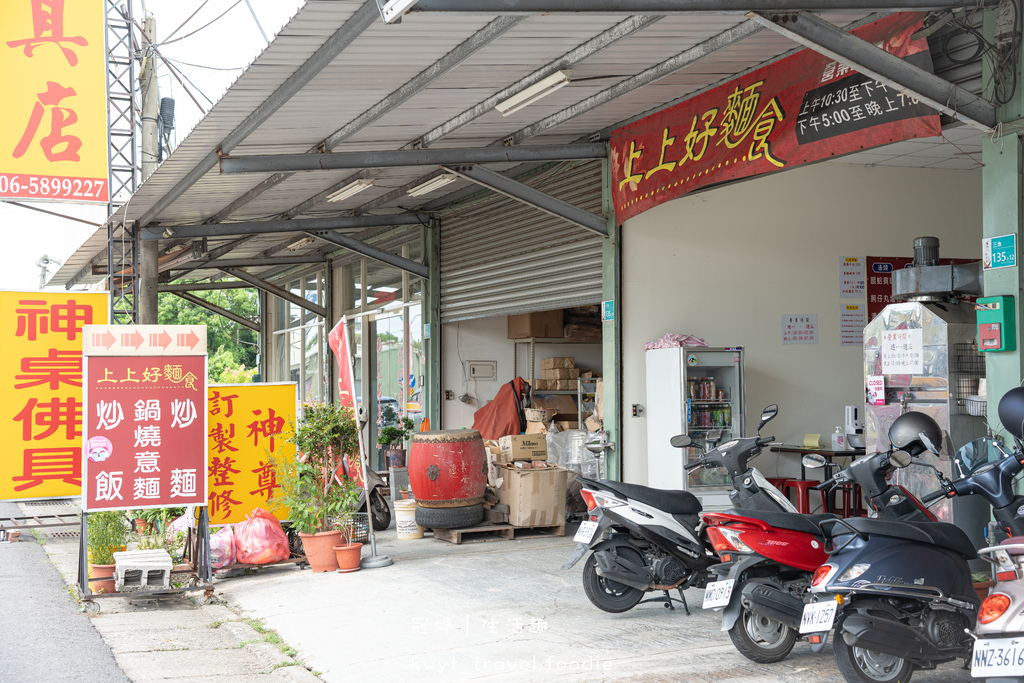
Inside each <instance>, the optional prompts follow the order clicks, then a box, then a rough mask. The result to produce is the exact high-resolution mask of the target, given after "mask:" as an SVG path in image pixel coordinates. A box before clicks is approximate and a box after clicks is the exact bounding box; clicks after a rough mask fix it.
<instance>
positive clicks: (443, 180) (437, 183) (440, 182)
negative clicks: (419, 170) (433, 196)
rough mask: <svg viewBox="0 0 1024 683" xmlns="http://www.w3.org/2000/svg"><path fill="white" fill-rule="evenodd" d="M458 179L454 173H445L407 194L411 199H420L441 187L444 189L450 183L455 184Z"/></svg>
mask: <svg viewBox="0 0 1024 683" xmlns="http://www.w3.org/2000/svg"><path fill="white" fill-rule="evenodd" d="M456 178H458V176H457V175H455V174H454V173H444V174H442V175H439V176H437V177H435V178H431V179H430V180H428V181H427V182H425V183H423V184H422V185H417V186H416V187H414V188H412V189H411V190H409V192H408V193H407V194H408V195H409V196H410V197H419V196H420V195H423V194H428V193H430V192H433V191H434V190H436V189H438V188H440V187H444V186H445V185H447V184H448V183H450V182H453V181H454V180H455V179H456Z"/></svg>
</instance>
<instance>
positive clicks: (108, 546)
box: [86, 510, 131, 593]
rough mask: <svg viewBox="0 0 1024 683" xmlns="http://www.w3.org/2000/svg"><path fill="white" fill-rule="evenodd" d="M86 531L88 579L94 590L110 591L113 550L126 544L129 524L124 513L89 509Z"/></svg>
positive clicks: (112, 581) (115, 550)
mask: <svg viewBox="0 0 1024 683" xmlns="http://www.w3.org/2000/svg"><path fill="white" fill-rule="evenodd" d="M86 520H87V521H86V523H87V527H88V534H89V545H88V551H89V578H90V579H93V578H95V579H102V580H100V581H90V582H89V586H90V589H91V590H92V591H93V592H94V593H113V592H114V567H115V565H114V553H117V552H121V551H122V550H124V549H125V547H126V546H127V543H128V536H129V534H131V525H130V524H129V522H128V518H127V517H126V516H125V514H124V513H123V512H121V511H118V510H110V511H104V512H91V513H89V515H88V517H87V518H86Z"/></svg>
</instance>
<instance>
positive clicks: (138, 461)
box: [82, 356, 261, 511]
mask: <svg viewBox="0 0 1024 683" xmlns="http://www.w3.org/2000/svg"><path fill="white" fill-rule="evenodd" d="M85 361H86V362H85V414H84V415H83V419H84V421H85V425H84V427H85V430H84V432H85V433H84V436H83V439H84V441H85V448H84V451H85V453H84V455H85V457H84V458H83V463H84V468H83V472H82V500H83V505H82V508H83V509H84V510H87V511H93V510H124V509H130V508H146V507H174V506H179V505H206V501H207V491H206V481H207V477H206V473H207V462H206V443H207V431H206V415H207V411H206V356H86V358H85ZM260 424H261V423H259V422H257V427H258V428H260V427H259V426H260Z"/></svg>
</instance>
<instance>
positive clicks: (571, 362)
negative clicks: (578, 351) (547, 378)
mask: <svg viewBox="0 0 1024 683" xmlns="http://www.w3.org/2000/svg"><path fill="white" fill-rule="evenodd" d="M573 367H576V359H575V358H574V357H572V356H558V357H553V358H541V360H540V368H541V370H551V369H552V368H573Z"/></svg>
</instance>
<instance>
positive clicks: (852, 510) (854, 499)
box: [834, 484, 868, 517]
mask: <svg viewBox="0 0 1024 683" xmlns="http://www.w3.org/2000/svg"><path fill="white" fill-rule="evenodd" d="M834 493H836V494H842V495H841V497H840V501H841V502H840V503H839V504H838V505H836V506H835V513H836V514H837V515H839V516H840V517H865V516H867V514H868V513H867V511H866V510H865V509H864V506H863V505H862V504H861V490H860V486H858V485H857V484H844V485H843V486H840V487H839V488H837V489H836V490H835V492H834Z"/></svg>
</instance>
